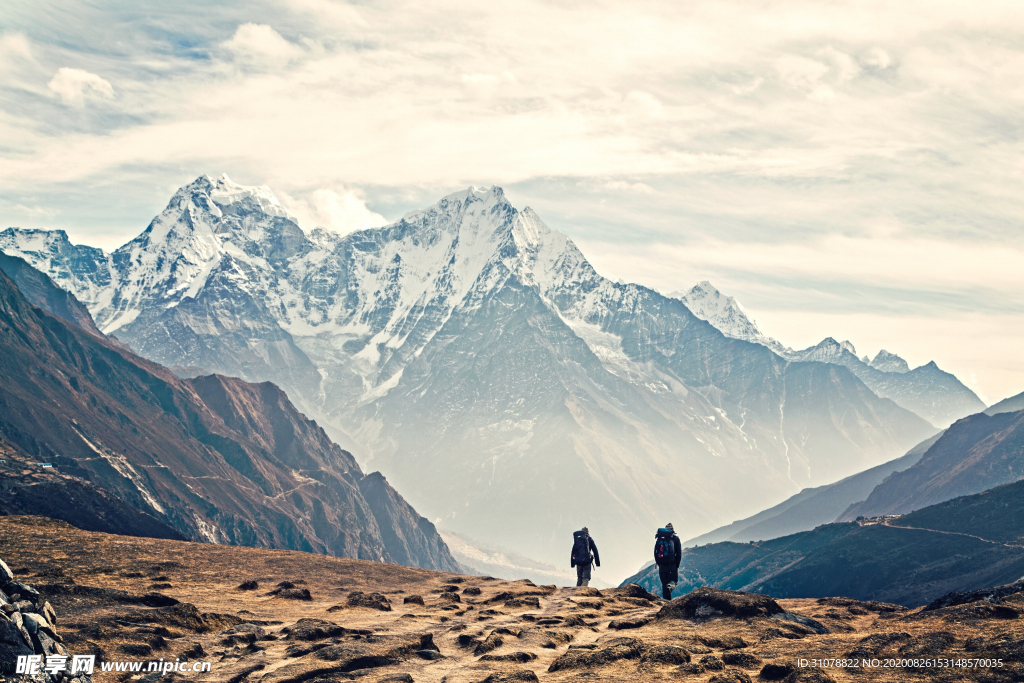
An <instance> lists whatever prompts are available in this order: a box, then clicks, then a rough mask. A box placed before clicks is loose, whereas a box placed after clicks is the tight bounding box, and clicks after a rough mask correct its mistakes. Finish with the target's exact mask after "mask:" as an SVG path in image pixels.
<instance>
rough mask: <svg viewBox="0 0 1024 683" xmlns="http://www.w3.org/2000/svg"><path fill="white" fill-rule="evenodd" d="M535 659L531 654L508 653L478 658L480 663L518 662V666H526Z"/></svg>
mask: <svg viewBox="0 0 1024 683" xmlns="http://www.w3.org/2000/svg"><path fill="white" fill-rule="evenodd" d="M535 659H537V655H535V654H533V653H532V652H510V653H508V654H504V655H484V656H483V657H481V658H480V660H479V661H481V662H518V663H519V664H526V663H527V662H532V661H533V660H535Z"/></svg>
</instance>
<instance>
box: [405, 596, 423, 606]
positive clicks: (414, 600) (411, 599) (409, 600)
mask: <svg viewBox="0 0 1024 683" xmlns="http://www.w3.org/2000/svg"><path fill="white" fill-rule="evenodd" d="M402 602H403V603H405V604H406V605H422V604H423V596H422V595H407V596H405V597H404V598H402Z"/></svg>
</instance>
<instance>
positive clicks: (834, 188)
mask: <svg viewBox="0 0 1024 683" xmlns="http://www.w3.org/2000/svg"><path fill="white" fill-rule="evenodd" d="M1022 140H1024V12H1021V11H1020V8H1019V3H1018V2H1015V1H1014V2H1000V1H999V0H990V1H989V2H985V3H978V2H943V1H941V0H928V1H927V2H920V1H917V0H904V1H903V2H898V3H893V2H867V1H865V2H843V1H841V0H832V1H829V2H821V1H820V0H813V1H809V2H802V1H798V0H759V1H748V2H731V1H729V0H714V1H713V2H701V1H692V2H686V3H678V2H644V1H634V2H629V3H622V2H607V3H602V2H587V3H583V2H577V1H575V0H552V1H549V2H536V1H532V0H516V1H515V2H506V1H504V0H492V1H490V2H486V3H483V2H475V3H469V2H459V1H450V0H440V1H437V2H431V3H416V2H389V1H387V0H384V1H381V2H374V3H365V2H335V1H332V0H284V1H282V2H276V3H267V2H260V1H259V0H255V1H247V2H237V3H232V2H225V3H209V2H204V3H199V2H192V1H190V0H182V1H180V2H175V3H166V2H162V3H155V2H132V3H129V2H105V3H104V2H73V1H72V2H68V1H62V2H41V1H39V0H33V1H31V2H28V1H25V0H8V1H7V2H5V3H3V5H2V6H0V227H5V226H19V227H37V228H62V229H65V230H67V231H68V233H69V234H70V235H71V236H72V239H73V240H74V241H76V242H80V243H85V244H92V245H96V246H101V247H104V248H107V249H112V248H115V247H117V246H118V245H120V244H121V243H123V242H125V241H127V240H128V239H129V238H131V237H133V236H135V235H136V234H138V233H139V232H140V231H141V230H142V229H143V228H144V227H145V226H146V224H147V223H148V222H149V221H150V220H151V219H152V217H153V216H154V215H155V214H156V213H157V212H158V211H159V210H160V209H161V208H162V207H163V206H164V205H165V204H166V203H167V201H168V199H169V198H170V196H171V194H172V193H173V191H174V190H175V189H177V188H178V187H179V186H181V185H183V184H185V183H187V182H189V181H190V180H192V179H194V178H196V177H197V176H199V175H201V174H204V173H206V174H209V175H214V176H215V175H219V174H221V173H227V174H228V175H229V176H231V178H232V179H234V180H235V181H237V182H240V183H243V184H251V185H259V184H266V185H268V186H270V187H271V188H272V189H273V190H274V192H275V193H276V194H277V196H278V197H279V198H280V199H281V201H282V203H284V204H285V205H286V206H287V207H288V208H289V209H290V210H291V211H292V212H293V213H294V214H295V215H296V216H297V217H298V218H299V220H300V223H301V224H302V225H303V227H306V228H311V227H314V226H316V225H321V226H324V227H327V228H330V229H334V230H337V231H339V232H347V231H351V230H355V229H360V228H364V227H370V226H375V225H382V224H385V223H387V222H390V221H393V220H396V219H397V218H399V217H401V215H403V214H404V213H405V212H407V211H409V210H411V209H414V208H417V207H422V206H426V205H429V204H432V203H434V202H435V201H437V199H438V198H440V197H441V196H443V195H445V194H448V193H450V192H453V191H456V190H460V189H464V188H466V187H468V186H470V185H475V186H488V185H500V186H501V187H503V188H504V189H505V191H506V194H507V195H508V197H509V198H510V200H511V201H512V202H513V203H514V204H515V205H516V206H518V207H520V208H522V207H524V206H532V207H533V208H534V209H535V210H537V211H538V213H540V215H541V216H542V218H543V219H544V220H545V221H546V222H547V223H548V224H549V225H550V226H551V227H553V228H556V229H558V230H561V231H563V232H565V233H567V234H568V235H570V236H571V237H572V238H573V240H574V241H576V243H577V244H578V245H579V246H580V248H581V249H582V250H583V252H584V254H586V255H587V257H588V258H589V259H590V260H591V261H592V262H593V263H594V265H595V267H596V268H597V269H598V270H599V272H601V273H602V274H604V275H606V276H608V277H611V278H613V279H622V280H626V281H632V282H639V283H641V284H645V285H648V286H651V287H654V288H656V289H659V290H661V291H665V292H670V291H675V290H680V289H688V288H689V287H691V286H692V285H693V284H694V283H696V282H697V281H699V280H704V279H707V280H710V281H711V282H712V283H714V284H715V285H716V286H717V287H718V288H719V289H721V290H722V291H723V292H725V293H727V294H730V295H732V296H735V297H736V298H737V299H738V300H739V301H740V302H741V303H742V304H743V305H744V307H745V308H746V309H747V311H748V312H749V313H750V314H751V315H752V316H753V317H754V318H755V319H756V320H757V321H758V323H759V325H760V327H761V328H762V330H763V331H764V332H765V333H767V334H769V335H771V336H773V337H775V338H776V339H778V340H780V341H781V342H783V343H784V344H786V345H789V346H792V347H795V348H801V347H806V346H810V345H812V344H814V343H817V342H818V341H820V340H821V339H822V338H824V337H826V336H832V337H835V338H836V339H840V340H843V339H849V340H850V341H852V342H853V343H854V344H855V346H856V347H857V349H858V352H859V353H861V354H862V355H863V354H870V355H874V353H876V352H877V351H878V350H879V349H881V348H885V349H887V350H889V351H893V352H896V353H899V354H900V355H902V356H903V357H904V358H906V359H907V360H908V361H909V362H910V364H911V365H912V366H916V365H921V364H924V363H927V362H928V361H930V360H935V361H936V362H937V363H938V364H939V366H940V367H942V368H943V369H945V370H948V371H951V372H954V373H955V374H957V376H959V377H960V378H961V379H962V380H963V381H964V382H965V383H966V384H968V386H970V387H971V388H972V389H974V390H975V391H976V392H978V394H979V395H980V396H981V397H982V398H983V399H984V400H986V401H988V402H994V401H996V400H999V399H1001V398H1004V397H1006V396H1009V395H1012V394H1017V393H1019V392H1021V391H1024V356H1022V354H1021V346H1022V341H1024V227H1022V219H1024V199H1022V197H1024V192H1021V189H1020V188H1021V180H1022V171H1024V161H1022V159H1024V157H1022V152H1024V142H1022Z"/></svg>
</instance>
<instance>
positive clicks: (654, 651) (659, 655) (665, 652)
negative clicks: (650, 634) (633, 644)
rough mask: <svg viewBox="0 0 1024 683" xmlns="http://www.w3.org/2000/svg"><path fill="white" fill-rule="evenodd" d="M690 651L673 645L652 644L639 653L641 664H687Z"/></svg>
mask: <svg viewBox="0 0 1024 683" xmlns="http://www.w3.org/2000/svg"><path fill="white" fill-rule="evenodd" d="M689 662H690V653H689V652H687V651H686V650H684V649H683V648H681V647H676V646H675V645H652V646H650V647H648V648H647V649H645V650H644V652H643V654H642V655H640V663H641V664H647V665H652V664H688V663H689Z"/></svg>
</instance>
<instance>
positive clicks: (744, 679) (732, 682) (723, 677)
mask: <svg viewBox="0 0 1024 683" xmlns="http://www.w3.org/2000/svg"><path fill="white" fill-rule="evenodd" d="M708 683H750V676H748V675H747V674H746V673H745V672H743V671H740V670H739V669H726V670H725V671H723V672H722V673H720V674H715V675H714V676H712V677H711V678H709V679H708Z"/></svg>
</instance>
